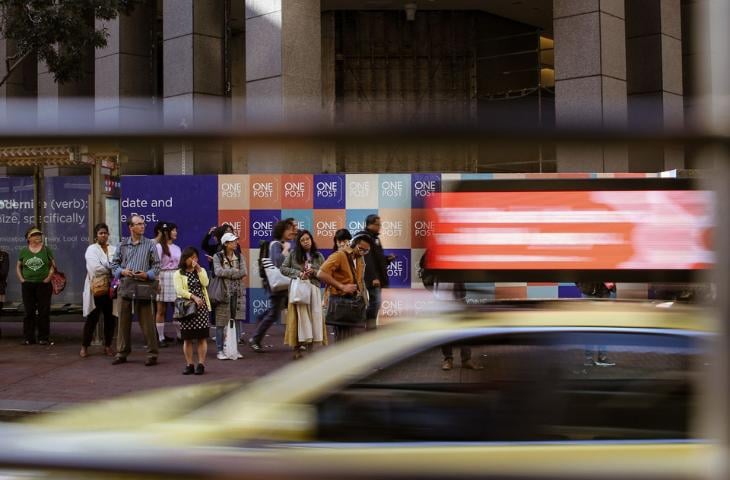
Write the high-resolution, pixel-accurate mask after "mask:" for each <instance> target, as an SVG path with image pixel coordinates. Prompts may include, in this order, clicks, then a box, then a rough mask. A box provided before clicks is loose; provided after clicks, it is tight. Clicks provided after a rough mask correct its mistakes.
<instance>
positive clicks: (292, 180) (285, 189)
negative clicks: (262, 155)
mask: <svg viewBox="0 0 730 480" xmlns="http://www.w3.org/2000/svg"><path fill="white" fill-rule="evenodd" d="M313 188H314V177H313V176H312V175H282V176H281V208H282V209H292V210H303V209H308V208H312V207H313V203H314V191H313Z"/></svg>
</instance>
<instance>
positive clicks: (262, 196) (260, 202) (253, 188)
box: [249, 175, 281, 210]
mask: <svg viewBox="0 0 730 480" xmlns="http://www.w3.org/2000/svg"><path fill="white" fill-rule="evenodd" d="M249 188H250V200H251V210H280V209H281V177H280V176H279V175H251V176H250V177H249Z"/></svg>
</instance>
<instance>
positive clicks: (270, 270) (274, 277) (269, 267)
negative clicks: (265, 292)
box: [261, 258, 291, 293]
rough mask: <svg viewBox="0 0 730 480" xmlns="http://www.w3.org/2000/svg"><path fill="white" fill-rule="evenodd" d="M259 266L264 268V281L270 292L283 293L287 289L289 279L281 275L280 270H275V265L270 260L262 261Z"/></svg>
mask: <svg viewBox="0 0 730 480" xmlns="http://www.w3.org/2000/svg"><path fill="white" fill-rule="evenodd" d="M261 265H262V266H263V267H264V272H266V280H267V281H268V282H269V288H270V289H271V291H272V292H274V293H275V292H283V291H286V290H288V289H289V284H290V283H291V278H289V277H287V276H285V275H284V274H283V273H281V270H279V269H278V268H276V265H274V262H272V261H271V259H270V258H264V259H262V260H261Z"/></svg>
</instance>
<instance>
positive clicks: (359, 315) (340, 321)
mask: <svg viewBox="0 0 730 480" xmlns="http://www.w3.org/2000/svg"><path fill="white" fill-rule="evenodd" d="M347 264H348V265H350V271H351V272H352V278H353V280H354V282H355V284H356V285H357V274H356V273H355V269H354V268H353V267H352V262H351V261H350V256H349V255H348V256H347ZM367 307H368V304H367V302H366V301H365V298H364V297H363V296H362V293H361V292H360V289H359V287H358V290H357V292H355V293H354V294H353V295H330V297H329V304H328V305H327V315H326V316H325V322H326V323H327V325H335V326H341V327H364V326H365V311H366V310H367Z"/></svg>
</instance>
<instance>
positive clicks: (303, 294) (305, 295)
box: [289, 278, 314, 305]
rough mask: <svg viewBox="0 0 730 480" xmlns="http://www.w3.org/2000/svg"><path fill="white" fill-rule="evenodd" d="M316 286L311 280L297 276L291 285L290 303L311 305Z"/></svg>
mask: <svg viewBox="0 0 730 480" xmlns="http://www.w3.org/2000/svg"><path fill="white" fill-rule="evenodd" d="M312 288H314V286H313V285H312V284H311V283H310V282H309V280H301V279H299V278H295V279H294V280H292V281H291V285H290V286H289V303H291V304H293V305H309V302H310V299H311V297H312Z"/></svg>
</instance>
